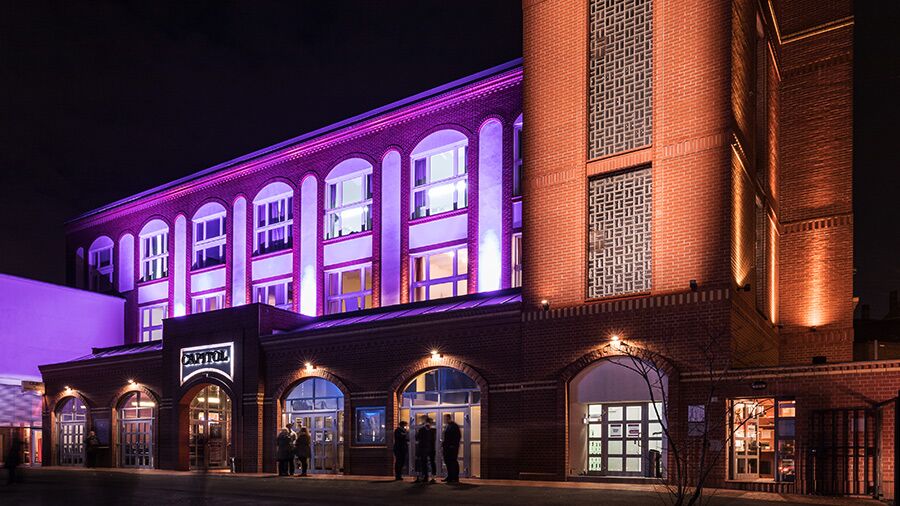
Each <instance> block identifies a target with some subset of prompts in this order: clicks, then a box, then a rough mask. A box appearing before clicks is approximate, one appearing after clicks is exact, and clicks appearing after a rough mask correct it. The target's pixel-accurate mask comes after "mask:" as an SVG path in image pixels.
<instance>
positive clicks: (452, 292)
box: [411, 246, 469, 302]
mask: <svg viewBox="0 0 900 506" xmlns="http://www.w3.org/2000/svg"><path fill="white" fill-rule="evenodd" d="M411 260H412V300H413V302H419V301H423V300H434V299H441V298H444V297H453V296H456V295H465V294H466V293H468V277H469V254H468V250H467V249H466V247H465V246H462V247H457V248H453V249H446V250H441V251H435V252H428V253H424V254H422V255H417V256H413V257H412V259H411Z"/></svg>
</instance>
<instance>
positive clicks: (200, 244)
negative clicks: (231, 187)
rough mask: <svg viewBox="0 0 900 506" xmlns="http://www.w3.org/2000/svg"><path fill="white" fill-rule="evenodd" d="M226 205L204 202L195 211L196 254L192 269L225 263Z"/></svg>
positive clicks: (193, 220) (193, 219)
mask: <svg viewBox="0 0 900 506" xmlns="http://www.w3.org/2000/svg"><path fill="white" fill-rule="evenodd" d="M225 217H226V212H225V207H223V206H222V205H221V204H219V203H216V202H210V203H208V204H204V205H203V206H202V207H201V208H200V209H198V210H197V212H196V213H194V217H193V218H192V220H191V221H192V222H193V223H194V254H193V259H194V260H193V263H192V264H191V268H192V269H203V268H205V267H213V266H216V265H222V264H224V263H225Z"/></svg>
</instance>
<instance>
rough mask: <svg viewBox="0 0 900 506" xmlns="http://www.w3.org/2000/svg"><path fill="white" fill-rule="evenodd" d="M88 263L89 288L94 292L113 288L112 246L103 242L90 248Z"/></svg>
mask: <svg viewBox="0 0 900 506" xmlns="http://www.w3.org/2000/svg"><path fill="white" fill-rule="evenodd" d="M88 265H90V288H91V290H94V291H95V292H108V291H110V290H112V288H113V247H112V245H111V244H110V245H106V244H103V245H101V246H98V247H94V248H91V250H90V252H89V258H88Z"/></svg>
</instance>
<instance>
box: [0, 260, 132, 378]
mask: <svg viewBox="0 0 900 506" xmlns="http://www.w3.org/2000/svg"><path fill="white" fill-rule="evenodd" d="M124 310H125V300H124V299H120V298H118V297H110V296H107V295H99V294H96V293H92V292H87V291H84V290H78V289H75V288H68V287H64V286H58V285H51V284H49V283H42V282H39V281H34V280H30V279H24V278H17V277H15V276H8V275H6V274H0V348H2V351H0V377H3V378H12V379H24V380H30V381H41V373H40V372H39V371H38V368H37V366H38V364H54V363H57V362H64V361H66V360H72V359H74V358H77V357H80V356H83V355H86V354H88V353H90V352H91V347H106V346H115V345H118V344H122V340H123V329H124V323H123V321H124Z"/></svg>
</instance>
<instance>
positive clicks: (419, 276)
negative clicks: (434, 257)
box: [413, 257, 425, 281]
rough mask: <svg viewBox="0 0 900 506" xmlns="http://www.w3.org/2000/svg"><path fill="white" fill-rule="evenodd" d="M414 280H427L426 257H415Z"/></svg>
mask: <svg viewBox="0 0 900 506" xmlns="http://www.w3.org/2000/svg"><path fill="white" fill-rule="evenodd" d="M413 273H414V274H413V280H414V281H425V257H415V259H413Z"/></svg>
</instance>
